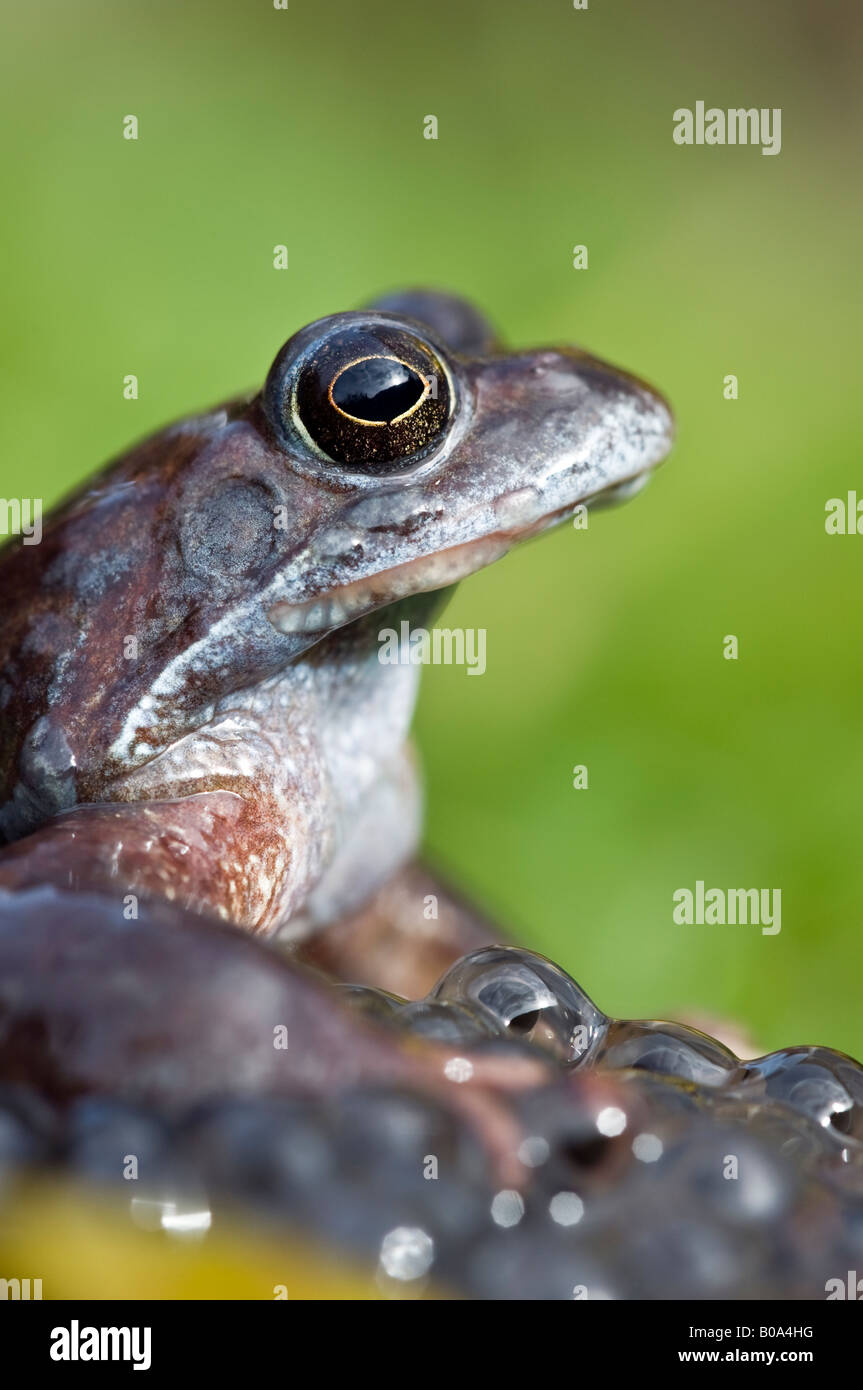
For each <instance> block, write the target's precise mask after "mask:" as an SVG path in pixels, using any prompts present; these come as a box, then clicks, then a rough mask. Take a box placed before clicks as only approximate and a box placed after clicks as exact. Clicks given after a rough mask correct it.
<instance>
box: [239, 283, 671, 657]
mask: <svg viewBox="0 0 863 1390" xmlns="http://www.w3.org/2000/svg"><path fill="white" fill-rule="evenodd" d="M262 409H263V412H264V415H265V417H266V420H267V422H268V424H269V427H270V428H271V430H272V436H273V440H274V443H275V445H276V447H277V448H278V449H279V450H281V451H282V452H283V453H284V454H285V456H286V458H287V459H288V460H289V466H290V467H291V468H292V469H294V470H295V471H296V472H298V473H300V474H301V475H302V476H303V477H305V478H306V479H307V481H308V482H309V484H310V485H312V486H319V487H320V488H321V489H324V490H325V491H326V492H328V493H329V494H330V495H331V496H335V497H337V498H338V504H337V505H336V506H334V507H333V508H331V509H328V511H327V515H326V518H325V520H324V522H323V524H322V525H321V526H320V527H317V528H315V529H314V530H313V531H311V532H310V533H309V534H308V536H307V537H306V539H305V543H304V544H303V545H302V546H300V547H299V548H298V550H297V552H296V554H295V555H294V556H293V557H292V558H291V561H290V564H289V565H288V566H286V567H285V568H284V569H283V570H282V572H281V574H280V576H279V586H280V587H282V588H283V593H282V595H281V596H280V597H279V599H278V601H277V602H275V603H274V604H273V606H272V608H270V609H269V612H268V617H269V620H270V622H272V623H273V624H274V625H275V626H276V627H277V628H278V629H279V630H280V631H281V632H283V633H290V634H295V635H298V634H301V633H305V634H307V635H309V636H311V635H315V634H317V635H320V634H323V633H326V632H329V631H332V630H333V629H335V628H339V627H341V626H343V625H344V624H345V623H348V622H351V621H352V620H354V619H355V618H357V617H358V616H359V615H361V614H363V613H366V612H368V611H370V610H373V609H375V608H379V607H381V606H382V605H384V604H389V603H391V602H393V601H394V600H397V599H400V598H403V597H405V596H407V595H411V594H416V593H419V592H426V591H429V590H436V589H440V588H442V587H444V586H446V585H449V584H452V583H454V582H455V581H457V580H459V579H462V578H464V577H465V576H466V575H468V574H471V573H472V572H473V571H474V570H477V569H480V568H481V567H483V566H484V565H487V564H489V563H490V562H491V561H492V560H496V559H498V558H499V557H500V556H501V555H503V554H504V553H505V552H506V551H507V550H509V549H510V548H511V546H512V545H514V544H515V543H516V542H517V541H520V540H523V539H526V538H527V537H529V536H532V535H535V534H536V533H537V532H539V531H542V530H544V529H546V528H547V527H549V526H552V525H554V524H555V523H557V522H559V521H562V520H564V519H565V518H567V517H568V516H571V515H572V513H573V512H574V510H575V509H576V508H577V507H578V506H580V505H582V504H585V503H590V504H595V503H597V502H599V501H603V502H605V501H608V500H611V499H613V498H615V497H620V496H624V495H629V494H630V493H631V492H633V491H635V490H637V489H638V487H639V486H640V485H641V483H642V482H643V481H645V480H646V479H647V477H648V475H649V473H650V471H651V469H653V468H654V467H655V466H656V465H657V464H658V463H659V462H661V460H662V459H663V458H664V457H665V455H666V453H667V452H668V449H669V447H670V444H671V440H672V433H673V426H672V418H671V413H670V411H669V408H668V406H667V404H666V403H665V401H664V400H663V399H662V397H661V396H659V395H658V394H657V392H655V391H654V390H653V389H652V388H651V387H649V386H647V385H646V384H645V383H644V382H642V381H640V380H638V379H637V378H636V377H633V376H631V375H630V374H629V373H627V372H623V371H621V370H620V369H618V368H616V367H611V366H609V365H608V363H605V362H602V361H600V360H599V359H598V358H595V357H593V356H591V355H590V354H589V353H587V352H584V351H582V350H581V349H578V348H543V349H535V350H533V351H528V352H520V353H506V352H503V351H502V350H500V349H499V348H498V347H497V345H496V342H495V339H494V335H493V333H492V330H491V329H490V327H489V326H488V325H487V324H486V323H485V321H484V320H483V319H482V317H481V316H480V315H479V314H478V313H477V312H476V311H475V310H474V309H473V308H472V307H471V306H470V305H468V304H465V303H464V302H462V301H460V300H454V299H452V298H450V297H449V296H445V295H435V294H432V293H430V292H427V291H416V292H410V293H406V294H401V295H393V296H390V297H389V298H387V299H385V300H382V301H380V302H379V304H378V305H376V306H374V307H373V308H371V309H369V310H366V311H363V312H359V313H347V314H335V315H333V316H332V317H330V318H326V319H320V320H319V321H318V322H316V323H313V324H311V325H310V326H309V327H308V328H305V329H303V330H302V332H300V333H298V334H296V335H295V336H294V337H293V338H291V339H290V341H289V342H288V343H286V345H285V346H284V348H283V349H282V351H281V352H280V353H279V355H278V357H277V358H276V361H275V362H274V364H273V367H272V369H271V371H270V373H269V376H268V378H267V383H266V387H265V389H264V393H263V397H262Z"/></svg>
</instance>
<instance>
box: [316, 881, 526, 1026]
mask: <svg viewBox="0 0 863 1390" xmlns="http://www.w3.org/2000/svg"><path fill="white" fill-rule="evenodd" d="M503 939H504V937H503V933H502V932H501V931H500V929H499V928H498V927H497V926H495V925H494V924H492V923H491V922H490V921H488V920H487V919H486V918H485V917H483V916H482V914H481V913H480V912H479V911H477V909H475V908H473V907H472V906H470V905H469V904H468V903H466V902H465V901H464V900H463V899H462V898H461V897H459V895H458V894H457V893H456V892H455V891H454V890H453V889H451V888H449V887H448V886H447V885H446V884H445V883H444V882H442V880H440V879H439V878H437V877H436V876H435V875H433V874H432V873H431V872H429V870H427V869H426V868H424V867H423V866H422V865H421V864H419V863H412V864H408V865H407V866H406V867H405V868H403V869H402V870H401V871H400V872H399V873H397V874H394V875H393V876H392V877H391V878H390V879H388V880H387V882H386V883H384V884H383V886H382V887H381V888H380V889H379V890H378V892H377V893H375V894H374V896H373V897H372V898H371V899H370V900H369V901H368V902H366V903H364V904H363V906H362V907H361V908H360V909H359V910H358V911H356V912H353V913H350V914H348V915H347V916H345V917H344V918H342V919H341V920H340V921H337V922H334V923H332V924H331V925H329V926H324V927H321V928H320V929H319V930H318V931H317V932H316V934H315V935H314V936H311V937H309V938H308V939H306V940H304V941H302V942H301V943H300V944H299V945H298V946H297V947H296V954H297V959H298V960H301V961H304V962H306V963H307V964H308V965H312V966H314V967H315V968H316V969H318V970H322V971H324V973H325V974H327V975H329V976H331V977H332V978H333V979H336V980H344V981H350V982H351V983H353V984H359V985H372V986H375V987H376V988H378V989H382V990H388V991H390V992H392V993H393V994H399V995H403V996H404V997H405V998H408V999H419V998H420V997H421V996H422V995H424V994H426V993H427V991H428V990H430V989H431V987H432V985H433V984H434V982H435V981H436V980H437V979H438V977H439V976H440V975H442V974H443V972H444V971H445V970H447V969H448V968H449V966H450V965H452V964H453V962H454V961H456V960H458V958H459V957H460V956H463V955H466V954H467V953H468V951H473V950H476V948H477V947H479V946H487V945H490V944H491V943H493V942H499V941H501V940H503Z"/></svg>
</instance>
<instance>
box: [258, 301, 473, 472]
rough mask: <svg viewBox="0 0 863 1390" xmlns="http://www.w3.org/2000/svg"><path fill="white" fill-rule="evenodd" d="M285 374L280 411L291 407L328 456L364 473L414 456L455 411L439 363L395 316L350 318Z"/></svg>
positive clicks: (297, 420)
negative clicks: (357, 320) (350, 321)
mask: <svg viewBox="0 0 863 1390" xmlns="http://www.w3.org/2000/svg"><path fill="white" fill-rule="evenodd" d="M290 375H291V378H292V379H291V380H290V381H288V382H286V383H285V384H284V385H283V386H282V388H281V390H282V394H281V399H280V400H277V401H276V402H274V404H275V405H276V406H277V408H278V409H279V411H280V413H282V416H283V418H284V416H286V415H290V418H291V419H292V421H293V423H294V425H295V426H296V427H298V428H300V430H301V431H302V432H304V433H305V434H306V435H307V436H308V437H309V438H310V439H311V440H312V442H313V443H314V444H315V445H316V447H317V449H318V450H320V452H321V453H323V454H324V455H326V457H327V458H328V459H330V460H332V462H333V463H337V464H342V465H344V466H345V467H346V468H349V469H355V470H358V471H360V472H363V473H371V474H385V473H392V472H396V471H398V470H399V469H402V468H405V467H406V466H409V465H410V464H411V463H413V462H416V461H418V459H419V458H421V457H423V456H424V455H425V454H426V453H427V452H428V450H429V447H430V446H432V445H433V444H434V443H435V441H436V440H437V439H438V438H439V437H440V435H441V434H442V432H443V430H444V429H445V427H446V424H447V421H448V420H449V417H450V414H451V411H452V388H451V385H450V378H449V375H448V373H447V371H446V369H445V367H444V365H443V363H442V362H441V361H440V359H439V358H438V356H437V354H436V353H435V351H434V350H433V348H432V347H431V346H430V345H429V344H428V343H426V342H424V341H423V340H422V339H421V338H420V337H419V336H418V335H417V334H415V333H413V332H410V331H409V330H407V329H405V328H402V327H401V326H399V325H398V324H395V323H393V324H389V323H386V322H380V321H378V322H376V323H365V324H350V325H348V326H342V327H340V328H339V329H337V330H336V331H334V332H330V333H328V334H325V335H323V336H322V337H320V338H319V339H318V340H317V341H316V342H315V343H313V344H312V346H311V348H310V350H309V351H307V352H306V353H304V354H303V355H302V356H301V357H300V359H299V361H298V362H297V364H296V367H295V368H294V370H293V371H292V372H291V374H290ZM270 399H272V397H270ZM271 408H272V407H271Z"/></svg>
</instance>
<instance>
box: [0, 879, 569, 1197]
mask: <svg viewBox="0 0 863 1390" xmlns="http://www.w3.org/2000/svg"><path fill="white" fill-rule="evenodd" d="M351 1003H352V1001H351V1000H350V998H349V997H347V996H345V994H344V993H343V992H340V991H339V990H338V989H336V988H334V987H333V986H331V985H329V984H328V983H326V982H324V981H321V980H319V979H316V978H315V976H314V975H313V973H312V972H310V971H308V970H305V969H303V968H301V967H299V966H298V965H296V964H294V963H293V962H291V961H288V960H286V959H285V956H284V954H283V953H281V952H279V951H276V950H274V949H273V948H271V947H270V946H267V945H265V944H263V943H261V942H260V941H256V940H254V939H253V938H251V937H250V936H248V935H247V934H245V933H243V932H241V931H239V930H237V929H236V928H234V927H232V926H227V925H225V924H222V923H219V922H216V921H214V920H212V919H208V918H205V917H202V916H198V915H197V914H194V913H189V912H184V911H182V910H181V909H179V908H177V907H176V906H174V905H172V904H168V903H164V902H162V903H159V902H154V903H151V904H147V905H142V906H141V910H140V913H138V911H137V909H135V912H134V913H130V912H129V908H128V904H127V903H126V902H124V899H123V898H122V897H120V896H119V895H118V896H116V897H115V898H107V897H104V896H97V895H94V894H89V893H82V892H77V891H75V892H63V891H58V890H57V889H55V888H48V887H41V888H37V889H30V890H27V889H23V888H22V889H20V890H19V891H17V892H14V893H3V892H0V1086H2V1085H4V1084H13V1085H22V1084H23V1085H24V1086H26V1087H27V1088H29V1089H32V1090H35V1091H38V1092H39V1093H40V1094H41V1095H42V1096H43V1097H44V1098H45V1099H46V1100H48V1101H50V1102H52V1103H53V1104H57V1105H59V1106H60V1107H61V1108H62V1107H65V1106H68V1105H69V1104H71V1103H72V1102H74V1101H75V1100H76V1098H79V1097H84V1096H93V1097H98V1096H112V1097H122V1098H123V1099H124V1100H125V1101H127V1102H128V1103H130V1104H133V1105H134V1104H138V1105H146V1106H153V1107H155V1108H157V1109H158V1110H160V1111H161V1112H164V1113H168V1114H176V1113H178V1112H179V1111H186V1110H189V1109H190V1108H193V1107H195V1106H198V1105H201V1104H203V1103H209V1102H211V1101H213V1100H214V1099H218V1098H220V1097H223V1096H234V1097H238V1098H242V1097H255V1096H263V1095H266V1096H270V1097H282V1098H286V1097H317V1098H321V1099H325V1098H327V1097H330V1096H336V1095H340V1094H342V1093H343V1092H352V1091H354V1090H356V1089H357V1088H359V1087H370V1086H371V1087H374V1086H377V1087H381V1086H383V1087H390V1088H401V1089H402V1090H404V1091H406V1092H411V1093H414V1094H416V1095H417V1096H418V1097H420V1098H423V1097H424V1098H425V1100H426V1101H428V1103H429V1104H431V1105H433V1106H435V1105H436V1106H438V1107H443V1108H444V1110H446V1111H447V1112H449V1113H450V1115H451V1116H452V1117H453V1120H454V1122H459V1121H460V1122H461V1124H462V1125H463V1126H466V1127H467V1129H468V1130H469V1131H470V1132H471V1133H472V1134H473V1135H474V1137H475V1139H477V1140H479V1142H480V1143H481V1145H482V1146H483V1147H484V1149H485V1151H486V1154H487V1158H488V1160H489V1169H490V1173H491V1174H492V1175H493V1177H494V1179H495V1180H496V1181H499V1182H504V1183H508V1184H510V1185H514V1184H517V1183H518V1182H519V1180H520V1178H521V1177H523V1175H524V1174H523V1164H522V1162H521V1160H520V1159H519V1157H518V1148H519V1143H520V1140H521V1138H522V1137H523V1135H522V1133H521V1129H520V1126H519V1123H518V1121H517V1119H516V1118H515V1116H514V1114H513V1113H512V1111H511V1109H510V1107H509V1103H508V1097H510V1096H511V1095H512V1094H513V1093H515V1092H518V1091H521V1090H524V1089H526V1088H532V1087H534V1086H537V1085H540V1084H542V1083H543V1082H544V1081H546V1080H547V1079H548V1075H549V1064H548V1061H547V1059H545V1058H544V1057H542V1056H541V1055H540V1054H534V1055H530V1054H525V1053H524V1052H523V1051H521V1050H519V1048H518V1047H515V1048H514V1049H509V1053H510V1055H506V1056H505V1055H502V1054H501V1052H500V1051H499V1049H498V1050H495V1049H492V1050H491V1051H489V1050H487V1049H484V1048H483V1047H482V1046H480V1047H477V1046H476V1045H475V1044H476V1042H477V1041H479V1042H481V1043H484V1042H485V1041H486V1039H487V1036H488V1035H489V1034H490V1030H487V1029H480V1030H479V1032H478V1033H476V1035H475V1036H474V1035H473V1034H472V1033H470V1032H467V1033H465V1032H464V1030H460V1031H457V1032H456V1033H455V1034H453V1033H452V1032H450V1034H449V1035H447V1034H446V1033H441V1032H440V1030H438V1031H437V1032H435V1031H434V1030H428V1029H425V1030H424V1029H422V1028H421V1027H414V1028H398V1029H392V1028H389V1027H385V1026H382V1024H381V1021H380V1018H375V1017H369V1012H370V1011H369V1010H368V1009H367V1008H365V1009H357V1008H355V1007H351Z"/></svg>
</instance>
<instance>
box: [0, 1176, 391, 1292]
mask: <svg viewBox="0 0 863 1390" xmlns="http://www.w3.org/2000/svg"><path fill="white" fill-rule="evenodd" d="M10 1196H11V1200H9V1201H7V1202H6V1203H4V1210H3V1215H2V1222H0V1277H2V1278H6V1279H28V1278H29V1279H30V1280H31V1281H32V1280H33V1279H41V1281H42V1297H43V1299H67V1298H68V1299H77V1298H81V1299H112V1298H119V1299H272V1300H278V1299H280V1298H281V1299H284V1298H285V1297H287V1298H288V1299H291V1300H293V1299H327V1300H339V1299H351V1300H353V1299H360V1300H368V1299H380V1298H385V1297H387V1296H388V1295H389V1293H390V1291H389V1290H388V1289H387V1290H382V1289H381V1288H379V1287H378V1285H377V1284H376V1282H375V1280H374V1278H373V1277H372V1276H370V1275H369V1274H367V1273H365V1272H363V1271H361V1270H359V1269H358V1268H357V1267H355V1266H353V1265H350V1264H349V1263H347V1262H346V1261H344V1260H342V1259H341V1258H340V1257H336V1256H333V1255H329V1254H325V1253H322V1252H321V1250H320V1249H318V1248H315V1247H314V1246H312V1245H310V1244H309V1243H307V1242H306V1241H303V1240H300V1239H298V1238H297V1237H295V1236H294V1235H286V1236H285V1238H284V1239H283V1240H279V1241H278V1242H277V1241H275V1240H268V1239H265V1238H263V1237H261V1236H259V1235H257V1234H250V1233H249V1231H248V1230H244V1228H243V1226H242V1225H241V1224H240V1223H239V1222H237V1223H236V1224H233V1225H230V1224H229V1225H225V1226H224V1227H222V1228H220V1229H219V1230H217V1231H212V1230H210V1231H207V1233H206V1235H205V1236H204V1237H203V1238H200V1237H196V1238H192V1239H190V1238H189V1237H188V1236H186V1237H178V1236H177V1235H175V1234H171V1233H169V1232H166V1231H164V1230H161V1231H153V1232H150V1231H143V1230H140V1229H138V1228H136V1226H135V1225H133V1224H132V1222H131V1220H130V1217H129V1208H128V1205H126V1206H125V1207H124V1206H123V1205H121V1204H120V1203H119V1202H118V1201H117V1200H115V1199H112V1198H111V1197H109V1196H102V1195H99V1194H95V1193H94V1192H93V1191H92V1189H89V1188H87V1187H85V1186H83V1185H81V1184H75V1183H64V1182H60V1181H59V1180H55V1181H50V1182H48V1181H30V1182H28V1183H26V1184H25V1185H22V1186H21V1187H20V1188H19V1189H17V1190H16V1191H15V1192H14V1193H13V1194H10Z"/></svg>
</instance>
